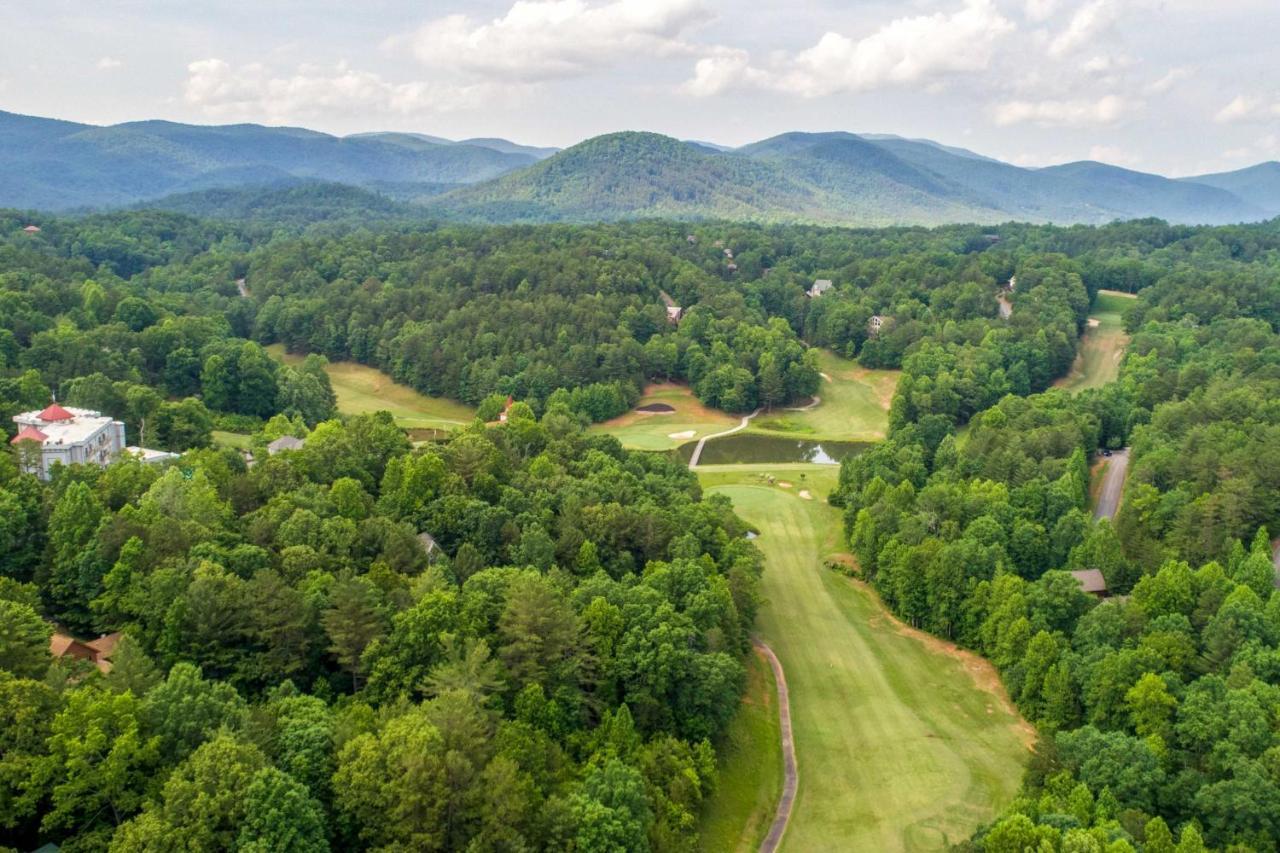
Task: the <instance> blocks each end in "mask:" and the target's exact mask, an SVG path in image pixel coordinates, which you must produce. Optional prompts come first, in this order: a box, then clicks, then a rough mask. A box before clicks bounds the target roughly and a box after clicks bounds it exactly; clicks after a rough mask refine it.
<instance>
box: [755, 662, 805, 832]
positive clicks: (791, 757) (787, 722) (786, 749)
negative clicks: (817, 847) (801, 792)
mask: <svg viewBox="0 0 1280 853" xmlns="http://www.w3.org/2000/svg"><path fill="white" fill-rule="evenodd" d="M751 643H752V645H754V646H755V647H756V649H757V650H758V651H759V652H760V653H761V654H763V655H764V656H765V657H766V658H768V660H769V666H770V668H772V669H773V680H774V682H775V683H776V684H777V686H778V728H779V730H780V732H781V734H782V780H783V781H782V796H781V797H780V798H779V799H778V811H777V812H776V813H775V815H774V817H773V825H772V826H770V827H769V834H768V835H766V836H765V839H764V841H763V842H761V844H760V853H774V851H775V850H777V849H778V845H779V844H781V843H782V836H783V833H785V832H786V831H787V822H788V821H790V820H791V807H792V806H793V805H794V804H795V801H796V787H797V785H798V784H799V781H800V777H799V774H798V773H797V772H796V742H795V739H794V738H793V737H792V734H791V700H790V699H789V698H788V695H787V676H786V675H785V674H784V673H783V671H782V663H781V662H780V661H779V660H778V656H777V655H775V654H774V653H773V649H771V648H769V645H768V644H767V643H765V642H764V641H763V640H761V639H759V638H754V639H752V641H751Z"/></svg>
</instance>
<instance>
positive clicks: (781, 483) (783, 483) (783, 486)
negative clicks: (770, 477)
mask: <svg viewBox="0 0 1280 853" xmlns="http://www.w3.org/2000/svg"><path fill="white" fill-rule="evenodd" d="M778 488H780V489H789V488H791V484H790V483H788V482H787V481H786V480H779V481H778Z"/></svg>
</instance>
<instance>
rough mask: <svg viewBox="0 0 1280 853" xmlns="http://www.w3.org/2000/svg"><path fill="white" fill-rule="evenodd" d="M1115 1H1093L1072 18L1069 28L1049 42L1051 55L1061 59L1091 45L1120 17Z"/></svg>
mask: <svg viewBox="0 0 1280 853" xmlns="http://www.w3.org/2000/svg"><path fill="white" fill-rule="evenodd" d="M1118 11H1119V10H1118V9H1117V8H1116V6H1115V4H1114V2H1113V0H1092V1H1091V2H1089V3H1086V4H1085V5H1084V6H1082V7H1080V9H1079V10H1077V11H1076V13H1075V14H1074V15H1072V16H1071V22H1070V23H1069V24H1067V28H1066V29H1065V30H1063V31H1062V32H1061V33H1059V34H1058V35H1057V36H1055V37H1054V38H1053V40H1052V41H1051V42H1049V55H1050V56H1053V57H1056V58H1061V57H1063V56H1066V55H1067V54H1069V53H1072V52H1074V51H1075V50H1076V49H1077V48H1080V47H1083V46H1084V45H1086V44H1089V43H1091V42H1092V41H1093V40H1094V39H1095V38H1096V37H1097V36H1098V35H1099V34H1100V33H1101V32H1102V31H1104V30H1105V29H1107V28H1108V27H1110V26H1111V24H1113V23H1114V22H1115V20H1116V17H1117V16H1118Z"/></svg>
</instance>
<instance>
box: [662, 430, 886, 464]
mask: <svg viewBox="0 0 1280 853" xmlns="http://www.w3.org/2000/svg"><path fill="white" fill-rule="evenodd" d="M696 445H697V442H693V441H691V442H689V443H688V444H685V445H682V446H681V447H680V457H681V458H682V459H684V460H685V461H686V462H688V461H689V459H690V458H692V457H693V448H694V447H695V446H696ZM867 446H868V445H867V442H862V441H811V440H807V439H795V438H785V437H783V436H772V435H756V434H754V433H741V432H740V433H735V434H734V435H726V436H725V437H724V438H713V439H711V440H710V441H708V442H707V444H706V446H705V447H703V448H702V456H701V457H700V458H699V459H698V464H699V465H743V464H749V463H752V462H757V463H760V462H764V463H784V462H815V463H817V464H819V465H835V464H837V463H839V462H840V460H841V459H843V458H844V457H846V456H848V455H850V454H854V453H861V452H862V451H863V450H865V449H866V448H867Z"/></svg>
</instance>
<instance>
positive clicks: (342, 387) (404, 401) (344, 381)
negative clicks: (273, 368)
mask: <svg viewBox="0 0 1280 853" xmlns="http://www.w3.org/2000/svg"><path fill="white" fill-rule="evenodd" d="M267 351H268V352H270V353H271V355H272V357H273V358H276V359H279V360H280V361H283V362H285V363H286V364H297V363H299V362H301V361H302V358H303V357H302V356H300V355H291V354H289V353H286V352H285V351H284V347H282V346H280V345H279V344H273V345H272V346H269V347H267ZM327 371H328V373H329V382H330V383H331V384H332V385H333V392H334V394H336V395H337V397H338V411H340V412H342V413H343V414H346V415H364V414H369V413H371V412H379V411H387V412H390V413H391V414H392V416H393V417H394V418H395V419H396V423H397V424H399V425H400V426H401V427H403V428H404V429H413V430H431V429H444V430H447V429H451V428H453V427H457V426H463V425H465V424H469V423H471V421H472V419H473V418H475V415H476V412H475V409H473V408H471V407H470V406H468V405H466V404H465V403H459V402H457V401H456V400H448V399H445V398H444V397H428V396H427V395H425V394H419V393H418V392H417V391H415V390H413V389H412V388H410V387H409V386H407V385H400V384H399V383H397V382H395V381H394V380H392V379H391V377H390V376H387V375H386V374H385V373H383V372H382V371H380V370H377V369H375V368H372V367H366V366H365V365H363V364H356V363H355V362H353V361H336V362H332V363H330V364H329V367H328V368H327Z"/></svg>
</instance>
